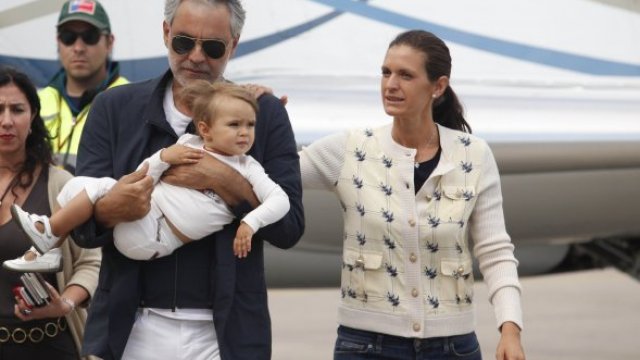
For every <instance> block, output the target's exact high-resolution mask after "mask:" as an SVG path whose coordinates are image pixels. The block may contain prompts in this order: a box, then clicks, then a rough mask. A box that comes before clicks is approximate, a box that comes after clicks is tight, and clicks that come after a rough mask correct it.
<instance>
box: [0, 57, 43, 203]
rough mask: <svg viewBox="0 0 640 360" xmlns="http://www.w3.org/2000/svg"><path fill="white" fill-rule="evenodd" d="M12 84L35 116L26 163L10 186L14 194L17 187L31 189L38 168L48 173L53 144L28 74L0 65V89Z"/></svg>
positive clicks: (28, 139)
mask: <svg viewBox="0 0 640 360" xmlns="http://www.w3.org/2000/svg"><path fill="white" fill-rule="evenodd" d="M11 84H13V85H15V86H16V87H17V88H18V89H20V91H21V92H22V93H23V94H24V96H25V97H26V98H27V102H29V108H30V109H31V114H32V116H33V121H31V133H30V134H29V135H28V136H27V140H26V144H25V151H26V157H25V160H24V163H23V164H22V167H21V168H20V170H19V171H18V174H17V176H16V177H15V178H14V180H13V182H12V183H11V184H10V185H9V186H11V189H12V192H13V189H14V188H15V187H16V186H20V187H22V188H27V187H29V186H30V185H31V184H32V183H33V181H34V178H33V175H34V172H35V170H36V167H37V166H38V165H42V167H43V169H42V171H47V166H48V165H49V164H52V163H53V157H52V150H51V143H50V142H49V132H48V131H47V128H46V127H45V126H44V121H43V120H42V117H41V116H40V98H38V91H37V89H36V87H35V86H34V85H33V83H32V82H31V80H30V79H29V77H28V76H27V75H26V74H24V73H22V72H20V71H18V70H16V69H14V68H11V67H8V66H4V65H0V87H5V86H8V85H11Z"/></svg>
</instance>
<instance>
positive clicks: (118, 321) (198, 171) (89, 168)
mask: <svg viewBox="0 0 640 360" xmlns="http://www.w3.org/2000/svg"><path fill="white" fill-rule="evenodd" d="M164 10H165V11H164V13H165V21H164V23H163V34H164V35H163V39H164V43H165V46H166V47H167V51H168V60H169V68H170V69H169V70H168V71H167V72H166V73H165V74H164V75H162V76H161V77H158V78H156V79H151V80H148V81H144V82H140V83H134V84H129V85H124V86H119V87H117V88H115V89H112V90H109V91H108V92H106V93H104V94H102V95H101V96H99V97H98V98H97V99H96V101H95V103H94V105H93V108H92V110H91V113H90V114H89V118H88V120H87V125H86V127H85V129H84V134H83V137H82V141H81V143H80V151H79V154H78V155H79V156H78V169H77V170H78V171H77V174H78V175H83V176H92V177H102V176H109V177H113V178H116V179H120V180H119V181H118V183H117V184H116V185H115V186H114V187H113V188H112V189H111V190H110V191H109V192H108V193H107V194H106V195H105V196H104V197H103V198H101V199H100V200H99V201H97V202H96V204H95V213H94V214H95V218H94V219H92V220H90V221H89V222H87V223H86V224H84V225H82V226H81V227H79V228H77V229H76V230H75V231H74V234H73V237H74V239H75V240H76V242H77V243H78V244H79V245H80V246H84V247H98V246H101V247H102V251H103V261H102V267H101V270H100V279H99V285H98V289H97V290H96V293H95V296H94V298H93V299H92V303H91V307H90V309H89V319H88V322H87V327H86V332H85V337H84V343H83V352H84V353H85V354H87V355H89V354H91V355H97V356H99V357H101V358H103V359H105V360H109V359H120V358H125V359H160V358H162V359H224V360H227V359H233V360H238V359H239V360H242V359H270V357H271V323H270V319H269V310H268V306H267V292H266V284H265V275H264V250H263V244H264V241H268V242H269V243H271V244H273V245H274V246H277V247H279V248H290V247H292V246H294V245H295V244H296V243H297V241H298V240H299V239H300V237H301V235H302V232H303V230H304V217H303V211H302V187H301V183H300V167H299V162H298V161H299V158H298V154H297V148H296V143H295V139H294V136H293V131H292V128H291V124H290V122H289V118H288V115H287V112H286V110H285V108H284V106H283V104H282V103H281V102H280V100H279V99H277V98H276V97H274V96H273V95H271V94H265V95H262V96H261V97H259V99H258V102H259V106H260V111H259V113H258V117H257V121H256V125H255V126H256V128H255V142H254V145H253V147H252V148H251V150H250V151H249V154H250V155H251V156H253V157H254V158H255V159H256V160H258V161H259V162H260V163H261V164H262V165H263V167H264V168H265V171H266V172H267V174H268V175H269V177H270V178H271V179H272V180H273V181H275V182H276V183H277V184H278V185H280V187H282V189H283V190H284V191H285V192H286V193H287V195H288V196H289V201H290V211H289V213H288V214H287V215H285V217H284V218H283V219H282V220H280V221H278V222H276V223H274V224H272V225H269V226H267V227H264V228H263V229H261V230H260V231H258V232H257V233H256V234H255V236H254V239H253V242H252V248H251V249H252V250H251V252H250V253H249V255H248V256H247V257H246V258H243V259H237V258H235V257H234V256H233V249H232V244H233V238H234V234H235V230H236V228H237V226H238V223H237V221H236V222H234V223H233V224H231V225H230V226H227V227H225V228H224V229H223V230H221V231H220V232H218V233H216V234H213V235H211V236H209V237H208V238H205V239H202V240H201V241H194V242H192V243H190V244H187V245H185V246H183V247H181V248H180V249H178V250H177V251H175V252H174V253H172V254H171V255H169V256H165V257H162V258H158V259H155V260H151V261H134V260H130V259H128V258H126V257H124V256H123V255H121V254H120V253H119V252H118V251H117V250H116V248H115V247H114V245H113V239H112V232H111V230H110V228H111V227H113V226H114V225H115V224H117V223H120V222H123V221H133V220H135V219H138V218H141V217H142V216H143V215H144V214H146V213H147V212H148V211H149V200H150V197H151V192H152V180H151V178H150V177H149V176H146V168H145V167H143V168H142V169H140V170H139V171H134V170H136V167H137V165H138V164H139V163H140V162H141V161H142V160H143V159H145V158H146V157H148V156H150V155H151V154H153V153H154V152H156V151H158V150H160V149H162V148H165V147H168V146H170V145H172V144H174V143H175V142H176V140H177V139H178V137H179V136H181V135H182V134H184V133H185V132H192V131H193V130H194V129H193V125H192V124H191V118H190V117H189V115H188V114H189V112H190V111H189V109H188V108H186V107H185V104H184V103H182V102H181V101H180V99H181V98H180V91H181V90H182V88H183V87H184V86H185V85H187V84H189V83H190V82H192V81H194V80H196V79H204V80H207V81H210V82H215V81H227V80H225V79H224V77H223V74H224V69H225V67H226V65H227V62H228V61H229V59H230V58H231V56H232V55H233V53H234V52H235V50H236V47H237V45H238V41H239V38H240V33H241V31H242V27H243V25H244V18H245V12H244V9H243V8H242V5H241V4H240V1H239V0H166V2H165V9H164ZM256 15H259V14H256ZM163 181H165V182H168V183H171V184H173V185H176V186H185V187H189V188H193V189H200V190H202V189H208V190H213V191H214V192H215V193H216V194H217V195H218V196H220V197H221V198H222V199H223V200H224V202H225V203H226V204H228V205H229V207H230V208H231V210H232V211H233V212H234V214H236V219H239V218H242V214H244V213H246V212H248V211H250V209H251V208H253V207H255V206H256V205H257V203H258V202H257V200H256V198H255V195H254V194H253V192H252V190H251V187H250V185H249V184H248V183H247V182H246V181H245V180H244V178H243V177H242V176H240V175H239V174H238V173H236V172H235V171H234V170H232V169H231V168H229V167H227V166H226V165H223V164H221V163H220V162H219V161H217V160H216V159H215V158H214V157H211V156H206V157H203V158H202V159H200V161H199V162H198V163H197V164H189V165H180V166H176V167H172V168H171V169H169V170H168V171H167V172H166V173H165V176H164V177H163Z"/></svg>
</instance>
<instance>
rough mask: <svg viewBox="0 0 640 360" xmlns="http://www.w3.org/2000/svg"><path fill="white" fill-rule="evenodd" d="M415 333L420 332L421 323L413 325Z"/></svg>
mask: <svg viewBox="0 0 640 360" xmlns="http://www.w3.org/2000/svg"><path fill="white" fill-rule="evenodd" d="M413 331H415V332H418V331H420V324H419V323H413Z"/></svg>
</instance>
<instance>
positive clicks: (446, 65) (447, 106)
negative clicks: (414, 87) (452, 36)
mask: <svg viewBox="0 0 640 360" xmlns="http://www.w3.org/2000/svg"><path fill="white" fill-rule="evenodd" d="M398 45H407V46H410V47H412V48H413V49H415V50H418V51H420V52H422V53H424V55H425V62H424V67H425V70H426V71H427V77H428V78H429V80H430V81H434V82H435V81H437V80H438V78H440V77H441V76H446V77H448V78H451V55H450V54H449V48H448V47H447V45H446V44H445V43H444V41H442V40H441V39H440V38H439V37H437V36H435V35H434V34H432V33H430V32H428V31H424V30H410V31H406V32H403V33H401V34H400V35H398V36H396V38H395V39H393V41H391V43H390V44H389V48H391V47H394V46H398ZM433 119H434V121H435V122H437V123H438V124H440V125H442V126H446V127H448V128H451V129H456V130H460V131H464V132H468V133H470V132H471V126H469V123H467V121H466V120H465V119H464V109H463V108H462V104H461V103H460V100H458V96H457V95H456V93H455V92H454V91H453V89H452V88H451V85H449V86H447V89H446V90H445V92H444V93H443V94H442V95H441V96H440V98H438V99H437V100H436V101H435V102H434V104H433Z"/></svg>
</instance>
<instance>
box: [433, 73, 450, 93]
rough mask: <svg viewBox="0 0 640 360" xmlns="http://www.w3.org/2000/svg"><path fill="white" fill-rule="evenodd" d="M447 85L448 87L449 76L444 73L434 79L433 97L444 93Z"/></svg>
mask: <svg viewBox="0 0 640 360" xmlns="http://www.w3.org/2000/svg"><path fill="white" fill-rule="evenodd" d="M447 87H449V78H448V77H446V76H444V75H443V76H440V77H439V78H438V80H437V81H436V91H435V95H437V96H434V97H440V96H442V94H444V92H445V91H446V90H447Z"/></svg>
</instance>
